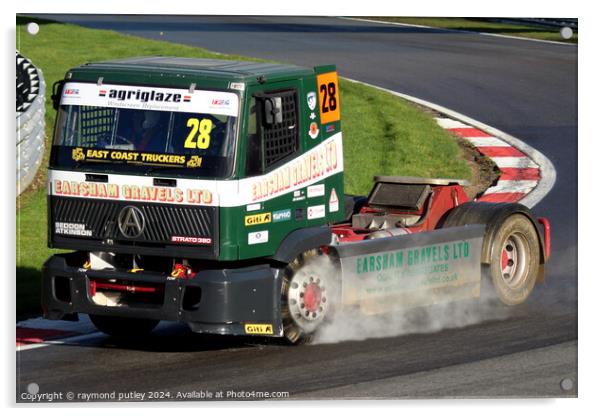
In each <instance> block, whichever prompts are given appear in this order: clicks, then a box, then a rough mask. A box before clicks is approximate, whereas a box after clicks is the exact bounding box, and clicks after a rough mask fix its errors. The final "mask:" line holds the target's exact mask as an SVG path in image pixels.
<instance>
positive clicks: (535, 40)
mask: <svg viewBox="0 0 602 416" xmlns="http://www.w3.org/2000/svg"><path fill="white" fill-rule="evenodd" d="M339 19H343V20H357V21H358V22H368V23H381V24H384V25H392V26H405V27H418V28H421V29H434V30H440V31H442V32H450V33H470V34H473V35H482V36H491V37H494V38H503V39H513V40H525V41H529V42H538V43H549V44H552V45H564V46H566V45H568V46H577V44H576V43H569V42H559V41H556V40H544V39H533V38H523V37H519V36H510V35H500V34H498V33H486V32H474V31H471V30H460V29H447V28H442V27H435V26H424V25H413V24H411V23H400V22H386V21H383V20H372V19H361V18H359V17H343V16H340V17H339Z"/></svg>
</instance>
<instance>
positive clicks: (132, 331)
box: [90, 315, 159, 339]
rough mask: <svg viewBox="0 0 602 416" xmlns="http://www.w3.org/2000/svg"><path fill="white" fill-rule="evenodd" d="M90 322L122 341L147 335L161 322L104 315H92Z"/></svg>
mask: <svg viewBox="0 0 602 416" xmlns="http://www.w3.org/2000/svg"><path fill="white" fill-rule="evenodd" d="M90 320H91V321H92V323H93V324H94V326H95V327H96V328H98V330H99V331H101V332H104V333H105V334H107V335H110V336H112V337H115V338H122V339H133V338H137V337H141V336H144V335H147V334H148V333H150V332H151V331H152V330H153V329H155V327H156V326H157V325H158V324H159V321H157V320H154V319H135V318H122V317H115V316H102V315H90Z"/></svg>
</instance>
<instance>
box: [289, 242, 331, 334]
mask: <svg viewBox="0 0 602 416" xmlns="http://www.w3.org/2000/svg"><path fill="white" fill-rule="evenodd" d="M337 282H338V279H337V271H336V269H335V267H334V266H333V265H332V264H331V261H330V259H329V258H328V256H326V255H323V254H322V253H321V252H319V251H318V250H315V249H314V250H308V251H306V252H304V253H303V254H301V255H299V256H297V258H295V260H293V261H292V262H291V263H289V264H288V266H287V267H286V268H285V270H284V278H283V282H282V298H281V299H282V302H281V310H282V323H283V328H284V337H285V339H286V340H287V341H288V342H289V343H291V344H305V343H308V342H310V341H311V339H312V338H313V336H314V334H315V332H316V330H317V329H318V327H319V326H320V325H322V324H323V323H324V322H325V321H327V320H329V318H331V316H332V314H333V312H334V308H335V305H336V303H337V301H336V300H337V299H338V292H339V291H338V290H337V287H338V286H337Z"/></svg>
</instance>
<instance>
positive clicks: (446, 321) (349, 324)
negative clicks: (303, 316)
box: [303, 256, 512, 344]
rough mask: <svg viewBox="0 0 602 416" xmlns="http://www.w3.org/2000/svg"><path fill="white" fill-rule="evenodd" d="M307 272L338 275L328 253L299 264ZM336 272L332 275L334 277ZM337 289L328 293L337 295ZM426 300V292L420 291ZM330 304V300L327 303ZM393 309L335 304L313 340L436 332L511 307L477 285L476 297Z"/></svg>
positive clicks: (502, 314) (498, 316)
mask: <svg viewBox="0 0 602 416" xmlns="http://www.w3.org/2000/svg"><path fill="white" fill-rule="evenodd" d="M303 267H304V269H305V271H306V272H308V273H314V274H317V275H321V276H328V277H329V278H339V279H340V269H339V268H338V267H337V265H336V264H335V263H333V261H332V260H331V259H330V258H328V256H319V257H318V258H315V259H313V260H312V261H310V262H308V264H306V265H305V266H303ZM335 276H336V277H335ZM331 288H332V285H330V286H329V289H331ZM339 295H340V294H339V293H332V290H330V293H329V297H330V299H331V300H333V298H335V297H336V298H338V296H339ZM423 296H424V297H425V299H418V301H424V302H425V303H427V301H428V300H429V299H428V298H429V296H430V293H429V292H428V291H424V293H423ZM332 306H333V305H332V304H330V305H329V307H332ZM387 306H388V307H391V308H392V309H393V310H392V311H388V312H386V313H382V314H374V315H367V314H365V313H363V312H362V311H359V310H358V308H354V307H345V308H344V309H341V308H337V310H335V311H334V312H335V313H334V314H331V312H332V309H331V310H330V311H329V314H330V317H331V318H330V319H328V320H327V321H326V322H324V323H323V324H322V325H321V326H320V328H319V329H318V332H317V333H316V336H315V337H314V341H313V343H314V344H325V343H337V342H342V341H350V340H356V341H357V340H364V339H368V338H382V337H393V336H399V335H405V334H412V333H427V332H437V331H440V330H442V329H446V328H457V327H463V326H467V325H473V324H476V323H479V322H483V321H488V320H502V319H506V318H508V317H509V316H510V315H511V313H512V309H511V308H509V307H507V306H505V305H503V304H502V303H501V302H500V301H499V300H498V299H497V295H496V294H495V290H494V288H493V287H492V286H491V285H487V284H482V285H481V296H480V298H478V299H469V300H460V301H455V302H449V303H443V304H436V305H432V306H428V307H404V305H403V304H401V303H400V304H395V305H392V304H389V305H387Z"/></svg>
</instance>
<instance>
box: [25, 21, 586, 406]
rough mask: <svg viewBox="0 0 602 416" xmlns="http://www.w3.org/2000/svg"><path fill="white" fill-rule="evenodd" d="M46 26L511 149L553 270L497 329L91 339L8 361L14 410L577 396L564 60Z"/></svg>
mask: <svg viewBox="0 0 602 416" xmlns="http://www.w3.org/2000/svg"><path fill="white" fill-rule="evenodd" d="M45 17H49V18H54V19H57V20H61V21H65V22H72V23H77V24H81V25H83V26H86V27H93V28H103V29H112V30H118V31H120V32H123V33H128V34H132V35H136V36H142V37H147V38H153V39H163V40H168V41H172V42H179V43H185V44H190V45H194V46H200V47H204V48H207V49H209V50H212V51H217V52H222V53H233V54H240V55H247V56H256V57H261V58H267V59H275V60H279V61H284V62H289V63H294V64H298V65H304V66H310V67H311V66H314V65H318V64H327V63H334V64H336V65H337V67H338V71H339V74H340V75H341V76H344V77H348V78H352V79H357V80H361V81H364V82H368V83H371V84H375V85H378V86H381V87H384V88H388V89H391V90H394V91H398V92H401V93H405V94H410V95H413V96H416V97H419V98H422V99H425V100H428V101H431V102H434V103H437V104H440V105H443V106H445V107H448V108H450V109H453V110H455V111H457V112H460V113H463V114H465V115H467V116H469V117H472V118H474V119H477V120H479V121H482V122H484V123H486V124H489V125H491V126H493V127H495V128H497V129H500V130H502V131H504V132H506V133H509V134H511V135H513V136H515V137H518V138H520V139H521V140H523V141H525V142H526V143H528V144H529V145H531V146H532V147H534V148H535V149H537V150H539V151H540V152H541V153H543V154H544V155H545V156H546V157H547V158H548V159H549V160H550V161H551V162H552V163H553V164H554V166H555V168H556V171H557V180H556V184H555V186H554V188H553V189H552V191H551V192H550V193H549V194H548V195H547V196H546V197H545V198H544V199H543V200H542V201H540V202H539V204H538V205H537V206H536V207H535V208H534V211H535V213H536V214H537V215H538V216H546V217H548V218H549V219H550V221H551V224H552V233H553V241H552V258H551V261H550V262H549V264H548V267H547V280H546V282H545V283H544V284H543V285H539V286H538V287H536V289H535V292H534V295H533V296H532V297H531V299H530V300H529V301H528V302H527V303H526V304H524V305H521V307H519V308H516V309H515V310H513V311H512V313H511V315H510V316H505V319H503V320H495V319H494V320H486V321H484V322H480V323H477V324H474V325H469V326H464V327H459V328H448V329H444V330H442V331H438V332H435V333H420V334H416V333H412V334H405V335H400V336H393V337H385V338H374V339H368V340H363V341H344V342H340V343H336V344H321V345H309V346H301V347H294V348H291V347H286V346H283V345H280V344H278V343H273V342H267V341H266V342H263V341H261V340H256V339H246V338H233V337H210V336H201V335H196V334H191V333H188V332H187V331H186V329H185V327H181V326H179V325H171V326H164V327H163V328H162V329H160V330H158V331H156V332H155V333H153V335H152V336H151V337H149V338H148V339H146V340H144V341H140V342H139V343H135V344H128V345H115V344H114V341H112V340H111V339H109V338H108V337H104V336H97V337H92V338H90V339H89V340H87V341H82V342H79V343H77V344H75V345H55V346H49V347H44V348H38V349H32V350H28V351H23V352H19V353H18V354H17V360H18V361H17V394H18V395H19V393H20V392H23V391H26V388H27V385H28V384H29V383H32V382H35V383H37V384H38V385H39V386H40V392H41V393H42V392H50V391H61V392H67V391H72V392H110V391H117V392H129V391H138V392H148V391H161V392H167V391H169V392H172V394H175V393H176V392H190V391H193V390H196V391H200V390H208V391H218V390H221V391H224V392H228V391H287V392H289V393H290V398H292V399H312V398H381V397H388V398H396V397H468V396H470V397H475V396H476V397H490V396H521V397H525V396H528V397H541V396H553V397H558V396H575V395H576V392H577V390H576V387H577V386H576V384H575V385H574V386H573V388H572V389H570V390H568V391H565V390H563V389H561V387H560V384H561V380H563V379H564V378H570V379H572V380H573V381H574V382H575V383H576V382H577V47H576V46H574V45H559V44H552V43H543V42H533V41H526V40H515V39H507V38H499V37H491V36H483V35H479V34H468V33H458V32H449V31H442V30H435V29H424V28H414V27H402V26H392V25H385V24H379V23H369V22H360V21H352V20H344V19H337V18H312V17H302V18H301V17H299V18H278V17H269V18H266V17H248V18H246V17H211V18H210V17H185V16H171V17H165V16H83V15H81V16H77V15H71V16H54V15H47V16H45ZM160 32H163V34H161V33H160ZM172 397H173V395H172ZM224 398H228V397H226V396H224ZM231 398H232V397H231ZM18 399H19V398H18Z"/></svg>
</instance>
